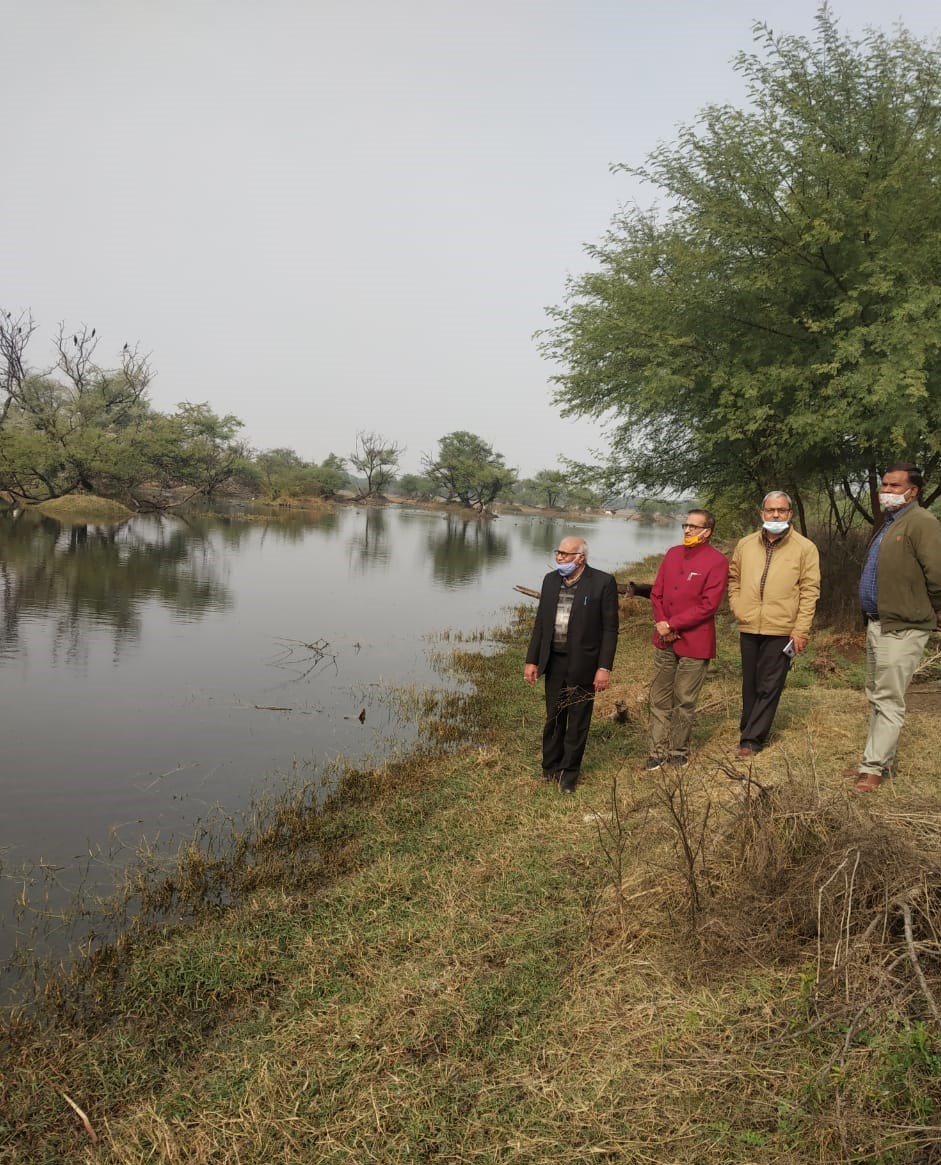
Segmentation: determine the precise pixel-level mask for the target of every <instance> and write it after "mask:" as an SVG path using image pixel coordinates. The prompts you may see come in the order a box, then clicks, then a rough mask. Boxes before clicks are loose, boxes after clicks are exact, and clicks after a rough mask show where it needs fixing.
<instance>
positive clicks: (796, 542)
mask: <svg viewBox="0 0 941 1165" xmlns="http://www.w3.org/2000/svg"><path fill="white" fill-rule="evenodd" d="M769 547H771V550H770V553H769V552H768V548H769ZM819 598H820V555H819V554H818V553H817V547H816V546H814V544H813V542H811V541H810V539H809V538H805V537H804V536H803V534H798V532H797V531H796V530H794V529H791V530H788V532H787V533H786V534H785V535H784V537H783V538H780V539H778V541H777V542H773V543H767V542H766V541H765V538H764V531H763V530H756V531H755V533H754V534H748V535H746V536H745V537H744V538H743V539H742V540H741V541H740V542H739V544H738V545H737V546H736V547H735V550H734V551H733V552H732V562H731V565H730V567H729V607H730V608H731V610H732V614H733V615H734V616H735V620H736V622H737V623H738V629H739V631H744V632H746V633H748V634H751V635H788V636H792V635H798V636H800V637H801V638H806V637H807V636H808V635H809V634H810V625H811V623H812V622H813V619H814V611H815V609H816V607H817V599H819Z"/></svg>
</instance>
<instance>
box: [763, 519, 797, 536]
mask: <svg viewBox="0 0 941 1165" xmlns="http://www.w3.org/2000/svg"><path fill="white" fill-rule="evenodd" d="M790 524H791V523H790V522H762V525H763V526H764V528H765V529H766V530H767V531H768V533H769V534H783V533H784V531H785V530H786V529H787V528H788V526H790Z"/></svg>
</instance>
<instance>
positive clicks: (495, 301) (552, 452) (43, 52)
mask: <svg viewBox="0 0 941 1165" xmlns="http://www.w3.org/2000/svg"><path fill="white" fill-rule="evenodd" d="M0 6H2V9H3V22H2V27H3V29H4V65H3V69H2V70H0V98H2V105H3V109H4V111H5V134H4V137H5V149H4V166H3V169H4V175H3V179H2V182H0V207H2V211H3V221H4V223H5V227H6V231H5V235H6V238H5V243H4V248H3V259H2V267H0V304H2V305H4V306H6V307H7V308H9V309H13V310H16V309H19V308H31V309H32V311H33V314H34V316H35V317H36V319H37V320H38V322H39V324H40V326H41V333H40V334H39V335H38V336H37V337H36V339H35V340H34V346H33V348H32V350H31V356H32V362H33V363H34V364H42V363H44V362H46V361H47V360H48V359H49V352H50V347H49V340H50V338H51V336H52V334H53V332H54V330H55V326H56V324H57V323H58V321H60V320H63V321H65V322H66V324H67V326H68V327H72V326H73V325H75V324H79V323H82V322H85V323H87V324H88V325H89V326H95V327H97V329H98V332H99V334H100V335H102V336H103V337H104V344H103V346H102V348H101V349H99V354H100V355H110V354H111V353H114V354H115V355H116V354H117V353H118V352H119V351H120V348H121V346H122V344H123V343H124V342H125V341H126V340H128V341H131V342H134V341H139V342H140V344H141V346H142V347H143V348H144V349H145V350H147V351H150V352H151V353H152V362H153V366H154V368H155V370H156V373H157V376H156V379H155V380H154V384H153V389H152V394H151V395H152V399H153V402H154V404H155V406H156V407H158V408H160V409H165V410H169V409H172V408H173V407H174V405H175V404H176V403H177V402H179V401H182V400H193V401H199V400H208V401H209V402H210V404H211V405H212V407H213V408H215V409H216V410H217V411H219V412H233V413H235V414H237V415H238V416H239V417H241V419H242V420H243V421H244V422H245V426H246V428H245V435H246V437H247V438H248V440H249V441H250V442H251V443H252V445H253V446H255V447H256V448H259V449H263V448H270V447H272V446H275V445H288V446H291V447H292V448H294V449H296V450H297V451H298V452H299V453H300V454H302V455H303V456H304V457H307V458H313V459H316V460H321V459H322V458H323V457H325V456H326V455H327V453H329V452H331V451H332V452H336V453H339V454H341V455H346V454H348V453H349V451H350V450H351V449H352V448H353V445H354V441H355V437H356V433H357V430H359V429H368V430H375V431H377V432H379V433H381V434H383V435H384V436H386V437H388V438H390V439H393V440H395V441H398V442H400V443H401V444H404V445H406V446H407V452H406V454H405V457H404V458H403V469H411V470H417V469H418V468H419V460H420V456H421V454H422V453H425V452H433V451H434V450H435V448H436V444H437V440H438V438H439V437H441V436H443V435H444V434H445V433H447V432H450V431H451V430H454V429H470V430H472V431H473V432H476V433H479V434H480V435H481V436H483V437H484V438H485V439H487V440H488V441H491V442H492V443H493V444H494V446H495V448H496V449H498V450H499V451H500V452H502V453H504V454H505V456H506V458H507V461H508V463H509V464H511V465H514V466H516V467H518V468H519V469H520V470H521V471H522V472H523V473H524V474H527V475H528V474H532V473H534V472H535V471H537V470H538V469H541V468H546V467H549V466H552V465H553V464H554V463H555V462H556V459H557V457H558V456H559V454H561V453H563V452H564V453H567V454H569V455H571V456H574V457H584V456H586V455H587V454H588V451H589V450H590V449H592V448H596V449H597V448H600V447H602V446H603V438H602V434H601V432H600V430H599V429H598V427H597V426H595V425H594V424H589V423H587V422H578V423H575V422H571V421H563V420H562V419H561V418H560V417H559V416H558V414H557V411H556V410H555V408H554V407H553V405H552V404H551V401H550V397H551V390H550V387H549V384H548V381H549V377H550V375H551V369H550V368H549V367H548V366H547V365H546V364H545V362H544V361H543V360H542V359H541V358H540V357H539V355H538V353H537V351H536V347H535V345H534V343H533V341H532V333H533V332H534V331H535V330H536V329H538V328H539V327H541V326H544V324H545V322H546V321H545V316H544V311H543V309H544V308H545V306H546V305H548V304H553V303H558V302H560V301H561V299H562V297H563V294H564V285H565V279H566V276H567V275H568V274H572V273H577V272H579V271H581V270H584V269H585V268H586V266H587V265H588V264H587V260H586V258H585V256H584V254H583V250H582V248H583V246H584V244H585V243H588V242H591V241H594V240H597V239H598V238H599V237H600V236H601V235H602V234H603V233H604V231H605V229H606V227H607V226H608V224H609V222H610V219H611V217H612V215H613V214H614V213H615V211H616V210H617V208H618V206H619V205H621V204H624V203H627V202H631V201H633V200H635V199H637V200H639V201H641V202H642V203H644V204H646V203H648V202H649V201H650V198H651V196H650V195H649V194H648V193H646V192H644V191H642V190H640V189H639V188H637V187H636V186H635V185H633V184H632V182H631V181H630V179H629V178H627V177H626V176H625V175H623V174H611V172H610V170H609V166H610V164H611V163H616V162H630V163H639V162H641V161H642V160H643V159H644V157H645V156H646V154H647V153H648V152H649V151H650V150H651V149H652V148H653V147H654V146H655V145H656V144H657V142H658V141H661V140H672V139H673V138H674V137H675V134H676V128H677V126H678V125H679V124H682V123H685V122H691V121H693V120H694V119H695V116H696V113H697V111H698V110H699V109H701V108H702V106H704V105H705V104H707V103H710V102H723V101H733V102H740V101H741V100H742V88H741V85H740V82H739V80H738V78H737V76H736V75H735V74H734V73H733V72H732V69H731V65H730V63H729V62H730V59H731V58H732V57H733V56H734V54H735V53H736V52H738V51H739V50H742V49H745V50H748V49H750V48H751V46H752V32H751V27H752V23H753V21H754V20H756V19H761V20H766V21H767V22H768V23H770V24H771V25H772V27H773V28H774V29H775V30H776V31H781V32H789V33H805V34H806V33H811V32H812V29H813V18H814V14H815V12H816V10H817V3H816V0H716V2H714V3H712V4H703V3H701V2H700V0H675V2H672V3H666V2H663V0H661V2H659V3H658V0H29V2H26V0H0ZM833 7H834V11H835V12H836V14H837V16H838V17H839V18H840V20H841V24H842V26H843V27H844V28H846V29H849V30H850V31H854V32H856V31H861V30H862V29H863V28H864V27H865V26H866V25H867V24H877V25H879V26H881V27H887V26H890V25H892V24H893V23H894V22H895V21H897V20H898V19H901V20H902V22H903V23H904V24H905V25H906V26H907V27H908V28H910V29H911V31H913V32H914V33H916V34H917V35H920V36H929V37H935V36H937V35H938V33H939V30H941V16H939V9H938V7H937V3H936V0H852V3H850V2H849V0H843V2H842V3H837V4H835V5H834V6H833Z"/></svg>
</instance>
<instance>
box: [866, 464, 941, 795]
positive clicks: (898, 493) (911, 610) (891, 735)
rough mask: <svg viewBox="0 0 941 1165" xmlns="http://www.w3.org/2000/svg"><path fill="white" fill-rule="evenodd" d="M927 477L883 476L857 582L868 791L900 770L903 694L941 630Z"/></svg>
mask: <svg viewBox="0 0 941 1165" xmlns="http://www.w3.org/2000/svg"><path fill="white" fill-rule="evenodd" d="M924 484H925V479H924V478H923V477H922V475H921V471H920V470H919V469H918V467H917V466H915V465H909V464H908V463H901V464H898V465H893V466H892V468H891V469H887V470H886V471H885V473H884V474H883V475H882V489H881V492H880V494H879V505H880V507H881V509H882V515H883V520H882V525H881V526H880V527H879V529H878V530H877V531H876V533H875V534H874V535H873V538H872V541H871V542H870V543H869V550H868V553H867V555H866V563H865V566H864V567H863V573H862V576H861V577H860V580H859V602H860V606H861V607H862V610H863V618H864V619H865V621H866V698H867V699H868V701H869V734H868V737H867V739H866V747H865V749H864V750H863V759H862V762H861V763H860V765H859V768H858V769H850V770H848V772H849V773H850V774H851V775H853V776H855V777H856V784H855V789H856V791H857V792H858V793H871V792H872V790H873V789H877V788H878V787H879V785H881V784H882V781H883V779H884V778H885V777H887V776H890V775H891V773H892V772H893V770H894V768H895V753H896V749H897V747H898V740H899V735H900V733H901V731H902V726H903V724H904V723H905V693H906V691H907V690H908V685H909V684H910V683H911V679H912V676H913V675H914V674H915V669H916V668H917V667H918V665H919V663H920V662H921V658H922V656H923V655H924V651H925V646H926V645H927V643H928V637H929V636H930V635H931V632H932V631H934V630H936V629H937V628H938V627H939V626H941V523H939V522H938V519H937V518H936V517H935V516H934V515H933V514H930V513H929V512H928V511H927V510H925V509H922V507H921V503H920V499H921V493H922V490H923V489H924Z"/></svg>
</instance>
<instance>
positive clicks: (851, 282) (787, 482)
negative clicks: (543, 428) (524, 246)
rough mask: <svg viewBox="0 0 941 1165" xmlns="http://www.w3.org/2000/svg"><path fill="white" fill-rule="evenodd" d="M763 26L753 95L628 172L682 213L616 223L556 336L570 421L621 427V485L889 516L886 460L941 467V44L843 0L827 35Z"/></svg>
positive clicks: (638, 213) (607, 481) (707, 113)
mask: <svg viewBox="0 0 941 1165" xmlns="http://www.w3.org/2000/svg"><path fill="white" fill-rule="evenodd" d="M755 36H756V43H757V45H758V51H757V52H755V53H752V54H741V55H740V56H739V57H738V58H737V60H736V63H735V68H736V70H737V71H738V72H739V73H741V74H742V75H743V76H744V77H745V78H746V80H747V82H748V88H749V95H750V106H749V108H747V109H736V108H733V107H730V106H710V107H707V108H706V109H705V110H704V111H703V112H702V114H701V115H700V117H699V119H698V121H697V122H696V123H695V124H694V125H693V126H692V127H686V128H684V129H683V130H682V131H681V132H680V134H679V138H678V140H677V141H676V142H675V143H673V144H668V145H663V146H661V147H660V148H659V149H657V150H656V151H655V152H654V153H653V154H652V155H651V156H650V157H649V158H648V160H647V163H646V165H644V166H641V167H637V168H634V167H630V166H624V167H621V168H622V169H623V170H625V171H626V172H628V173H631V174H633V175H635V176H639V177H641V178H643V179H645V180H646V181H648V182H649V183H652V184H653V185H654V186H655V187H656V188H657V189H658V190H659V191H660V193H661V195H662V196H663V200H664V205H663V207H662V208H661V209H660V210H659V211H658V210H656V209H654V210H650V211H642V210H639V209H631V210H626V211H624V212H623V213H621V214H619V215H618V216H617V217H616V218H615V219H614V222H613V224H612V227H611V229H610V231H609V232H608V234H607V236H606V237H605V238H604V240H603V241H602V242H601V244H600V245H598V246H595V247H592V248H590V249H589V253H590V254H591V255H592V257H593V258H594V259H595V260H596V262H597V270H594V271H592V272H590V273H588V274H585V275H582V276H581V277H578V278H575V279H573V280H571V281H570V283H569V286H568V294H567V298H566V302H565V304H564V305H563V306H561V307H558V308H555V309H552V310H551V312H550V315H551V317H552V319H553V321H554V322H553V326H552V328H551V329H550V330H548V331H546V332H544V333H542V336H541V341H542V347H543V350H544V352H545V354H546V355H547V356H549V357H550V358H552V359H554V360H556V361H558V362H559V363H560V364H561V365H562V367H563V372H562V373H561V374H560V375H558V376H557V377H556V378H555V383H556V396H555V399H556V401H557V402H558V403H560V404H561V405H562V410H563V414H564V415H566V416H593V417H596V418H601V419H604V420H605V421H606V423H607V425H608V434H609V437H610V440H611V446H612V452H613V455H614V456H613V465H612V466H611V467H609V468H608V469H607V470H606V471H604V472H602V473H601V474H600V479H599V480H601V481H602V482H603V484H604V485H605V486H606V487H607V488H609V489H612V488H619V487H624V486H628V487H638V486H643V487H646V488H648V489H654V490H671V489H672V490H682V491H696V492H698V493H699V494H700V495H702V496H704V497H706V498H708V497H716V496H719V495H725V496H734V495H735V494H739V495H741V494H744V493H747V495H748V496H749V497H751V498H752V499H754V497H755V496H760V495H761V494H762V493H764V492H765V491H766V490H768V489H772V488H783V489H787V490H788V491H789V492H791V493H792V494H794V495H796V496H797V498H798V500H799V501H800V499H801V497H802V494H806V493H807V492H809V491H810V490H811V489H814V490H819V491H822V492H823V494H824V496H826V497H829V498H830V500H831V504H832V506H833V507H834V509H835V510H836V509H839V507H840V506H843V507H844V509H845V506H846V504H847V503H846V500H845V499H847V498H848V499H849V504H850V506H855V508H856V509H857V510H858V511H859V512H861V513H865V516H866V517H867V518H871V517H872V516H873V512H874V511H873V510H872V508H871V505H869V503H870V501H871V502H874V500H875V498H874V495H875V489H876V481H877V474H878V472H879V471H880V469H881V468H882V467H885V466H886V465H888V464H891V463H892V462H895V461H897V460H911V461H919V462H921V463H922V464H923V467H924V469H925V472H926V473H927V474H929V475H932V474H934V476H935V477H936V476H937V474H936V472H935V471H937V470H938V469H941V326H939V320H941V68H939V66H941V57H939V53H938V50H937V48H936V47H931V46H929V45H926V44H924V43H922V42H919V41H918V40H916V39H914V38H913V37H912V36H911V35H910V34H909V33H908V32H906V31H905V30H904V29H901V28H899V29H897V30H896V31H895V32H893V33H892V34H891V35H889V34H887V33H884V32H880V31H876V30H869V31H867V32H866V33H865V34H864V35H863V37H862V38H861V39H859V40H853V39H850V38H849V37H847V36H844V35H842V34H841V33H840V31H839V30H838V28H837V23H836V21H835V19H834V18H833V17H832V16H831V15H830V13H829V10H828V9H827V7H826V6H823V7H822V8H821V9H820V10H819V12H818V14H817V18H816V35H815V37H814V38H813V40H808V39H805V38H802V37H793V36H774V35H773V34H772V32H771V30H770V29H769V28H768V27H767V26H766V25H764V24H758V25H756V26H755ZM867 492H868V494H869V498H867V496H866V495H867ZM867 506H868V507H869V508H867Z"/></svg>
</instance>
